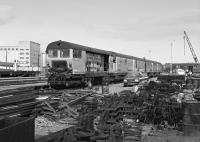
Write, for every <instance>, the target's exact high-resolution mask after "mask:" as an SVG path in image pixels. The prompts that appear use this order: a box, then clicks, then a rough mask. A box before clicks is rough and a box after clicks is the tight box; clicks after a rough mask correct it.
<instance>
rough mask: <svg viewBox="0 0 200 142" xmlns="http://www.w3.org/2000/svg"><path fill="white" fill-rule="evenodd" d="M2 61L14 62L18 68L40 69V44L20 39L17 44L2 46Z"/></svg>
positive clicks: (0, 55) (0, 58) (0, 57)
mask: <svg viewBox="0 0 200 142" xmlns="http://www.w3.org/2000/svg"><path fill="white" fill-rule="evenodd" d="M0 61H1V62H5V63H14V65H15V67H13V68H15V69H16V70H39V67H40V44H39V43H36V42H33V41H19V42H18V45H16V46H0ZM5 68H6V67H5Z"/></svg>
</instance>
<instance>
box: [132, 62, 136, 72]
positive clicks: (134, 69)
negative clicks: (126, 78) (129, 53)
mask: <svg viewBox="0 0 200 142" xmlns="http://www.w3.org/2000/svg"><path fill="white" fill-rule="evenodd" d="M132 67H133V72H135V71H136V60H133V65H132Z"/></svg>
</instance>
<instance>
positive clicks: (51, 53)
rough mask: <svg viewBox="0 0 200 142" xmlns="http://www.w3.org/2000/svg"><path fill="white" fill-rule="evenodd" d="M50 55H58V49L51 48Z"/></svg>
mask: <svg viewBox="0 0 200 142" xmlns="http://www.w3.org/2000/svg"><path fill="white" fill-rule="evenodd" d="M48 56H49V57H58V50H55V49H54V50H49V52H48Z"/></svg>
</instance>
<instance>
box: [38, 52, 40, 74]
mask: <svg viewBox="0 0 200 142" xmlns="http://www.w3.org/2000/svg"><path fill="white" fill-rule="evenodd" d="M39 68H40V53H38V72H39V71H40V69H39Z"/></svg>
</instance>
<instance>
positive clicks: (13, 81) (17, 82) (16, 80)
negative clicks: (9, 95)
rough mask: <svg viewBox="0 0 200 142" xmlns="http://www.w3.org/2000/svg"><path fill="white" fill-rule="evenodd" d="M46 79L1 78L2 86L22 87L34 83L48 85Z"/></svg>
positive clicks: (0, 83) (0, 84)
mask: <svg viewBox="0 0 200 142" xmlns="http://www.w3.org/2000/svg"><path fill="white" fill-rule="evenodd" d="M46 82H47V78H46V77H9V78H0V86H9V85H21V84H32V83H46Z"/></svg>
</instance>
